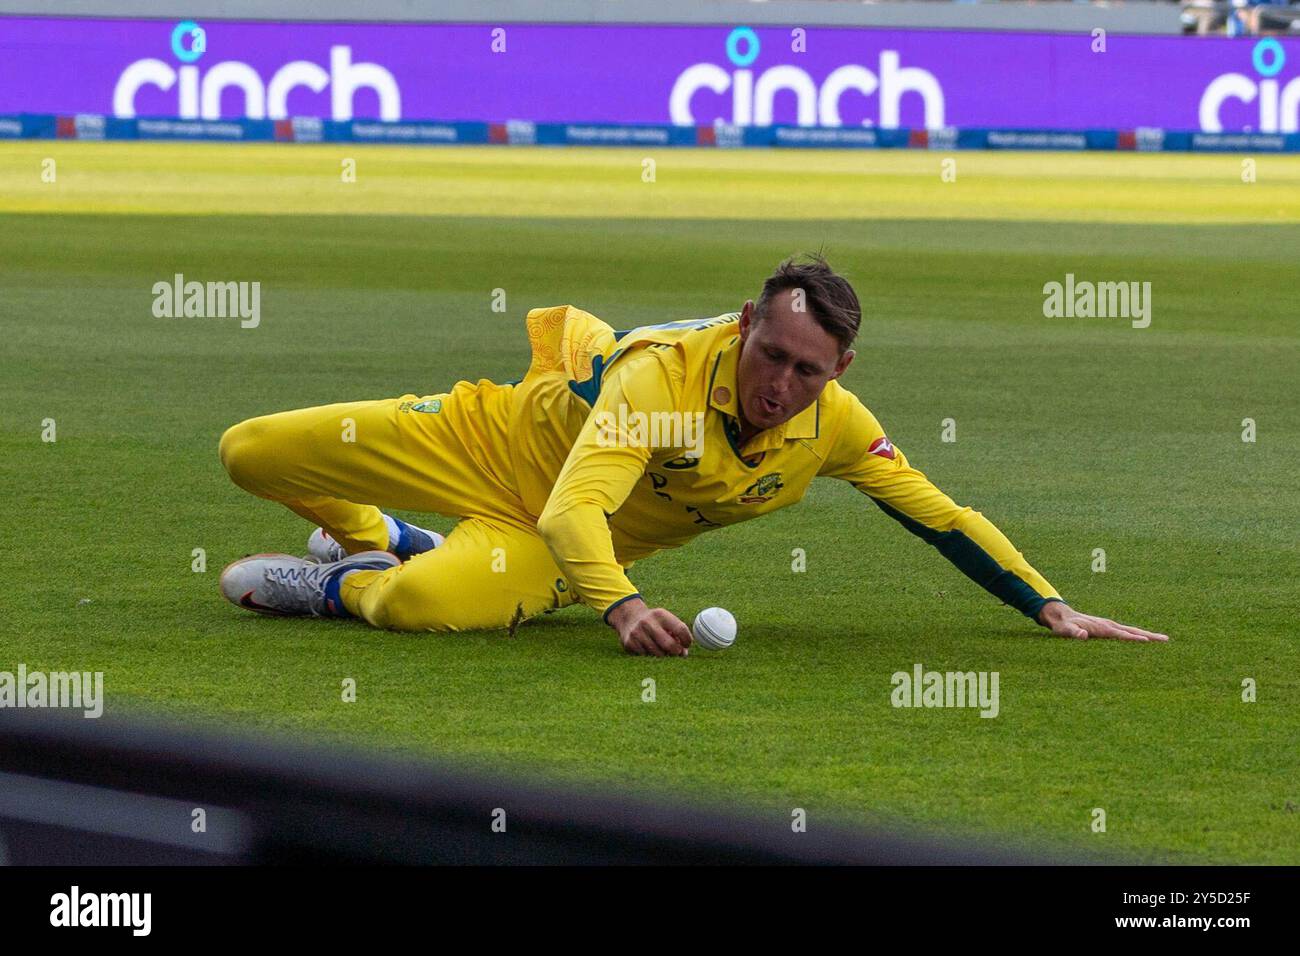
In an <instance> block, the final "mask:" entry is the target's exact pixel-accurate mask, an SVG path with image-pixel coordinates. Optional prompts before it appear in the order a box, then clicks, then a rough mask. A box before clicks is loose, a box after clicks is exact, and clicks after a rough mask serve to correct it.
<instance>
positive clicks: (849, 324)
mask: <svg viewBox="0 0 1300 956" xmlns="http://www.w3.org/2000/svg"><path fill="white" fill-rule="evenodd" d="M800 260H802V261H800ZM787 289H802V290H803V293H804V304H805V305H806V306H807V308H808V311H809V312H811V313H812V316H813V318H814V319H816V320H817V324H818V325H820V326H821V327H822V328H823V329H825V330H826V331H827V332H829V333H830V334H831V335H833V336H834V337H835V339H836V341H838V342H839V343H840V349H841V351H848V350H849V349H850V348H852V347H853V340H854V339H855V338H857V335H858V326H859V325H860V324H861V323H862V306H860V305H859V304H858V296H857V293H855V292H854V291H853V286H851V285H849V282H848V280H847V279H845V278H844V277H843V276H841V275H836V274H835V270H834V269H832V268H831V267H830V263H828V262H827V261H826V258H825V257H824V256H823V255H822V254H821V253H820V252H816V253H808V254H806V255H804V256H801V257H797V258H796V257H795V256H791V257H790V258H789V259H786V260H785V261H784V262H782V263H781V264H780V265H779V266H777V267H776V271H775V272H773V273H772V274H771V275H770V276H768V278H767V281H766V282H764V283H763V293H762V295H760V296H759V297H758V302H756V303H755V304H754V319H755V321H758V320H761V319H762V318H763V316H764V315H766V314H767V308H768V306H769V304H770V303H771V302H772V299H773V298H775V297H776V296H777V295H778V294H779V293H781V292H784V291H786V290H787Z"/></svg>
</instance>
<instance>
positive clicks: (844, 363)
mask: <svg viewBox="0 0 1300 956" xmlns="http://www.w3.org/2000/svg"><path fill="white" fill-rule="evenodd" d="M856 354H857V353H856V352H854V351H853V349H846V350H845V352H844V354H843V355H841V356H840V360H839V361H838V362H836V363H835V374H834V375H832V376H831V378H839V377H840V376H841V375H843V374H844V370H845V369H846V368H848V367H849V363H850V362H852V361H853V356H854V355H856Z"/></svg>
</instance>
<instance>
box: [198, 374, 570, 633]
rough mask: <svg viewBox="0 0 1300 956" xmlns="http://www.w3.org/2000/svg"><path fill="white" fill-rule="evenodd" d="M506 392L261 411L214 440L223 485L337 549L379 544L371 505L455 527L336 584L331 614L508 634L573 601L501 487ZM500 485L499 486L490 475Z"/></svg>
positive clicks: (474, 387) (530, 524)
mask: <svg viewBox="0 0 1300 956" xmlns="http://www.w3.org/2000/svg"><path fill="white" fill-rule="evenodd" d="M512 390H513V386H510V385H496V384H494V383H492V382H488V381H486V380H481V381H479V382H478V383H477V384H474V383H470V382H459V383H457V384H456V386H455V387H453V388H452V390H451V391H450V392H446V393H442V394H440V395H429V396H423V397H419V396H415V395H405V396H403V397H401V398H394V399H385V400H381V401H369V402H345V403H341V404H337V405H323V406H319V407H316V408H303V409H298V410H296V411H290V412H280V413H279V414H275V415H264V416H262V417H260V418H252V419H249V420H248V421H245V422H241V423H240V424H238V425H235V426H234V427H232V428H230V429H228V430H227V431H226V433H225V434H224V435H222V437H221V446H220V454H221V462H222V464H223V465H224V466H225V468H226V470H227V472H229V474H230V477H231V478H232V479H233V480H234V482H235V484H237V485H239V487H241V488H243V489H244V490H245V491H248V492H251V493H252V494H254V495H257V496H259V497H261V498H266V499H269V500H271V501H277V502H279V503H280V504H283V505H285V506H286V507H288V508H289V509H291V510H292V511H294V512H295V513H297V514H299V515H301V516H302V517H304V518H306V519H307V520H308V521H311V522H314V523H315V524H318V525H320V526H321V527H322V528H324V529H325V530H326V531H327V532H328V533H329V534H330V535H331V536H333V537H334V538H335V539H336V540H337V541H338V542H339V543H340V544H342V545H343V547H344V548H346V549H347V550H348V551H349V552H353V553H355V552H357V551H365V550H368V549H372V548H378V549H380V550H386V549H387V548H388V530H387V526H386V525H385V523H384V520H383V516H382V513H381V510H380V509H384V508H390V509H399V510H404V511H419V512H433V513H436V514H440V515H444V516H446V517H451V518H460V519H461V521H460V522H459V523H458V524H457V525H456V526H455V528H453V529H452V531H451V533H450V534H449V535H448V536H447V540H446V541H445V542H444V543H443V544H442V545H441V546H439V547H438V548H436V549H434V550H433V551H428V552H425V553H424V554H420V555H416V556H415V557H413V558H412V559H411V560H409V561H407V562H405V563H403V564H401V565H399V566H397V567H395V568H392V569H390V570H387V571H357V572H354V573H352V574H349V575H348V576H347V577H346V578H345V579H344V581H343V585H342V588H341V595H342V598H343V603H344V606H345V607H347V609H348V611H349V612H351V613H352V614H354V615H355V616H357V617H360V618H363V619H364V620H366V621H367V622H369V623H370V624H372V625H374V626H375V627H384V628H392V629H395V630H402V631H460V630H468V629H479V628H499V627H506V626H509V625H510V624H511V623H512V621H515V620H523V619H527V618H529V617H532V616H534V615H537V614H540V613H542V612H543V611H547V610H550V609H553V608H559V607H566V606H568V605H570V604H572V603H574V598H573V596H572V591H571V589H570V588H569V587H568V584H567V582H566V581H565V580H564V578H563V576H562V574H561V573H560V570H559V568H558V567H557V566H556V564H555V561H554V559H553V558H552V557H551V553H550V551H549V550H548V549H547V547H546V543H545V542H544V541H543V540H542V539H541V537H540V536H539V535H538V534H537V528H536V518H535V517H533V516H530V515H529V514H528V513H527V511H526V510H525V508H524V506H523V503H522V502H521V501H520V499H519V496H518V494H517V493H516V492H515V491H514V490H513V488H512V487H511V486H510V484H509V483H508V482H510V481H511V479H510V477H509V476H510V475H511V474H512V471H511V468H510V463H509V444H508V436H507V423H508V420H509V409H510V402H511V398H512ZM503 476H504V477H503Z"/></svg>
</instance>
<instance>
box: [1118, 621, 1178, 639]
mask: <svg viewBox="0 0 1300 956" xmlns="http://www.w3.org/2000/svg"><path fill="white" fill-rule="evenodd" d="M1115 623H1116V624H1118V625H1119V626H1120V627H1122V628H1123V629H1124V630H1126V631H1128V632H1129V633H1131V634H1140V635H1142V636H1143V637H1145V638H1146V639H1147V640H1148V641H1167V640H1169V635H1168V634H1160V633H1158V632H1156V631H1147V630H1144V629H1142V628H1140V627H1134V626H1133V625H1132V624H1119V622H1118V621H1116V622H1115Z"/></svg>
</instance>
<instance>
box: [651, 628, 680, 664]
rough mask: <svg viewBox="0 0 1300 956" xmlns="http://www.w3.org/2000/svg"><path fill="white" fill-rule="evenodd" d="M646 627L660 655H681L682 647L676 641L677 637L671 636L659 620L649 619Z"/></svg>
mask: <svg viewBox="0 0 1300 956" xmlns="http://www.w3.org/2000/svg"><path fill="white" fill-rule="evenodd" d="M648 627H649V630H650V635H651V637H652V639H653V640H654V642H655V644H656V646H657V647H658V650H659V653H660V654H661V655H662V654H667V655H669V656H670V657H680V656H681V655H682V653H683V652H684V648H683V647H682V646H681V645H680V644H678V643H677V638H675V637H673V635H672V634H671V633H670V632H669V631H668V629H667V628H666V627H664V626H663V623H662V622H661V621H651V622H649V624H648Z"/></svg>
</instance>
